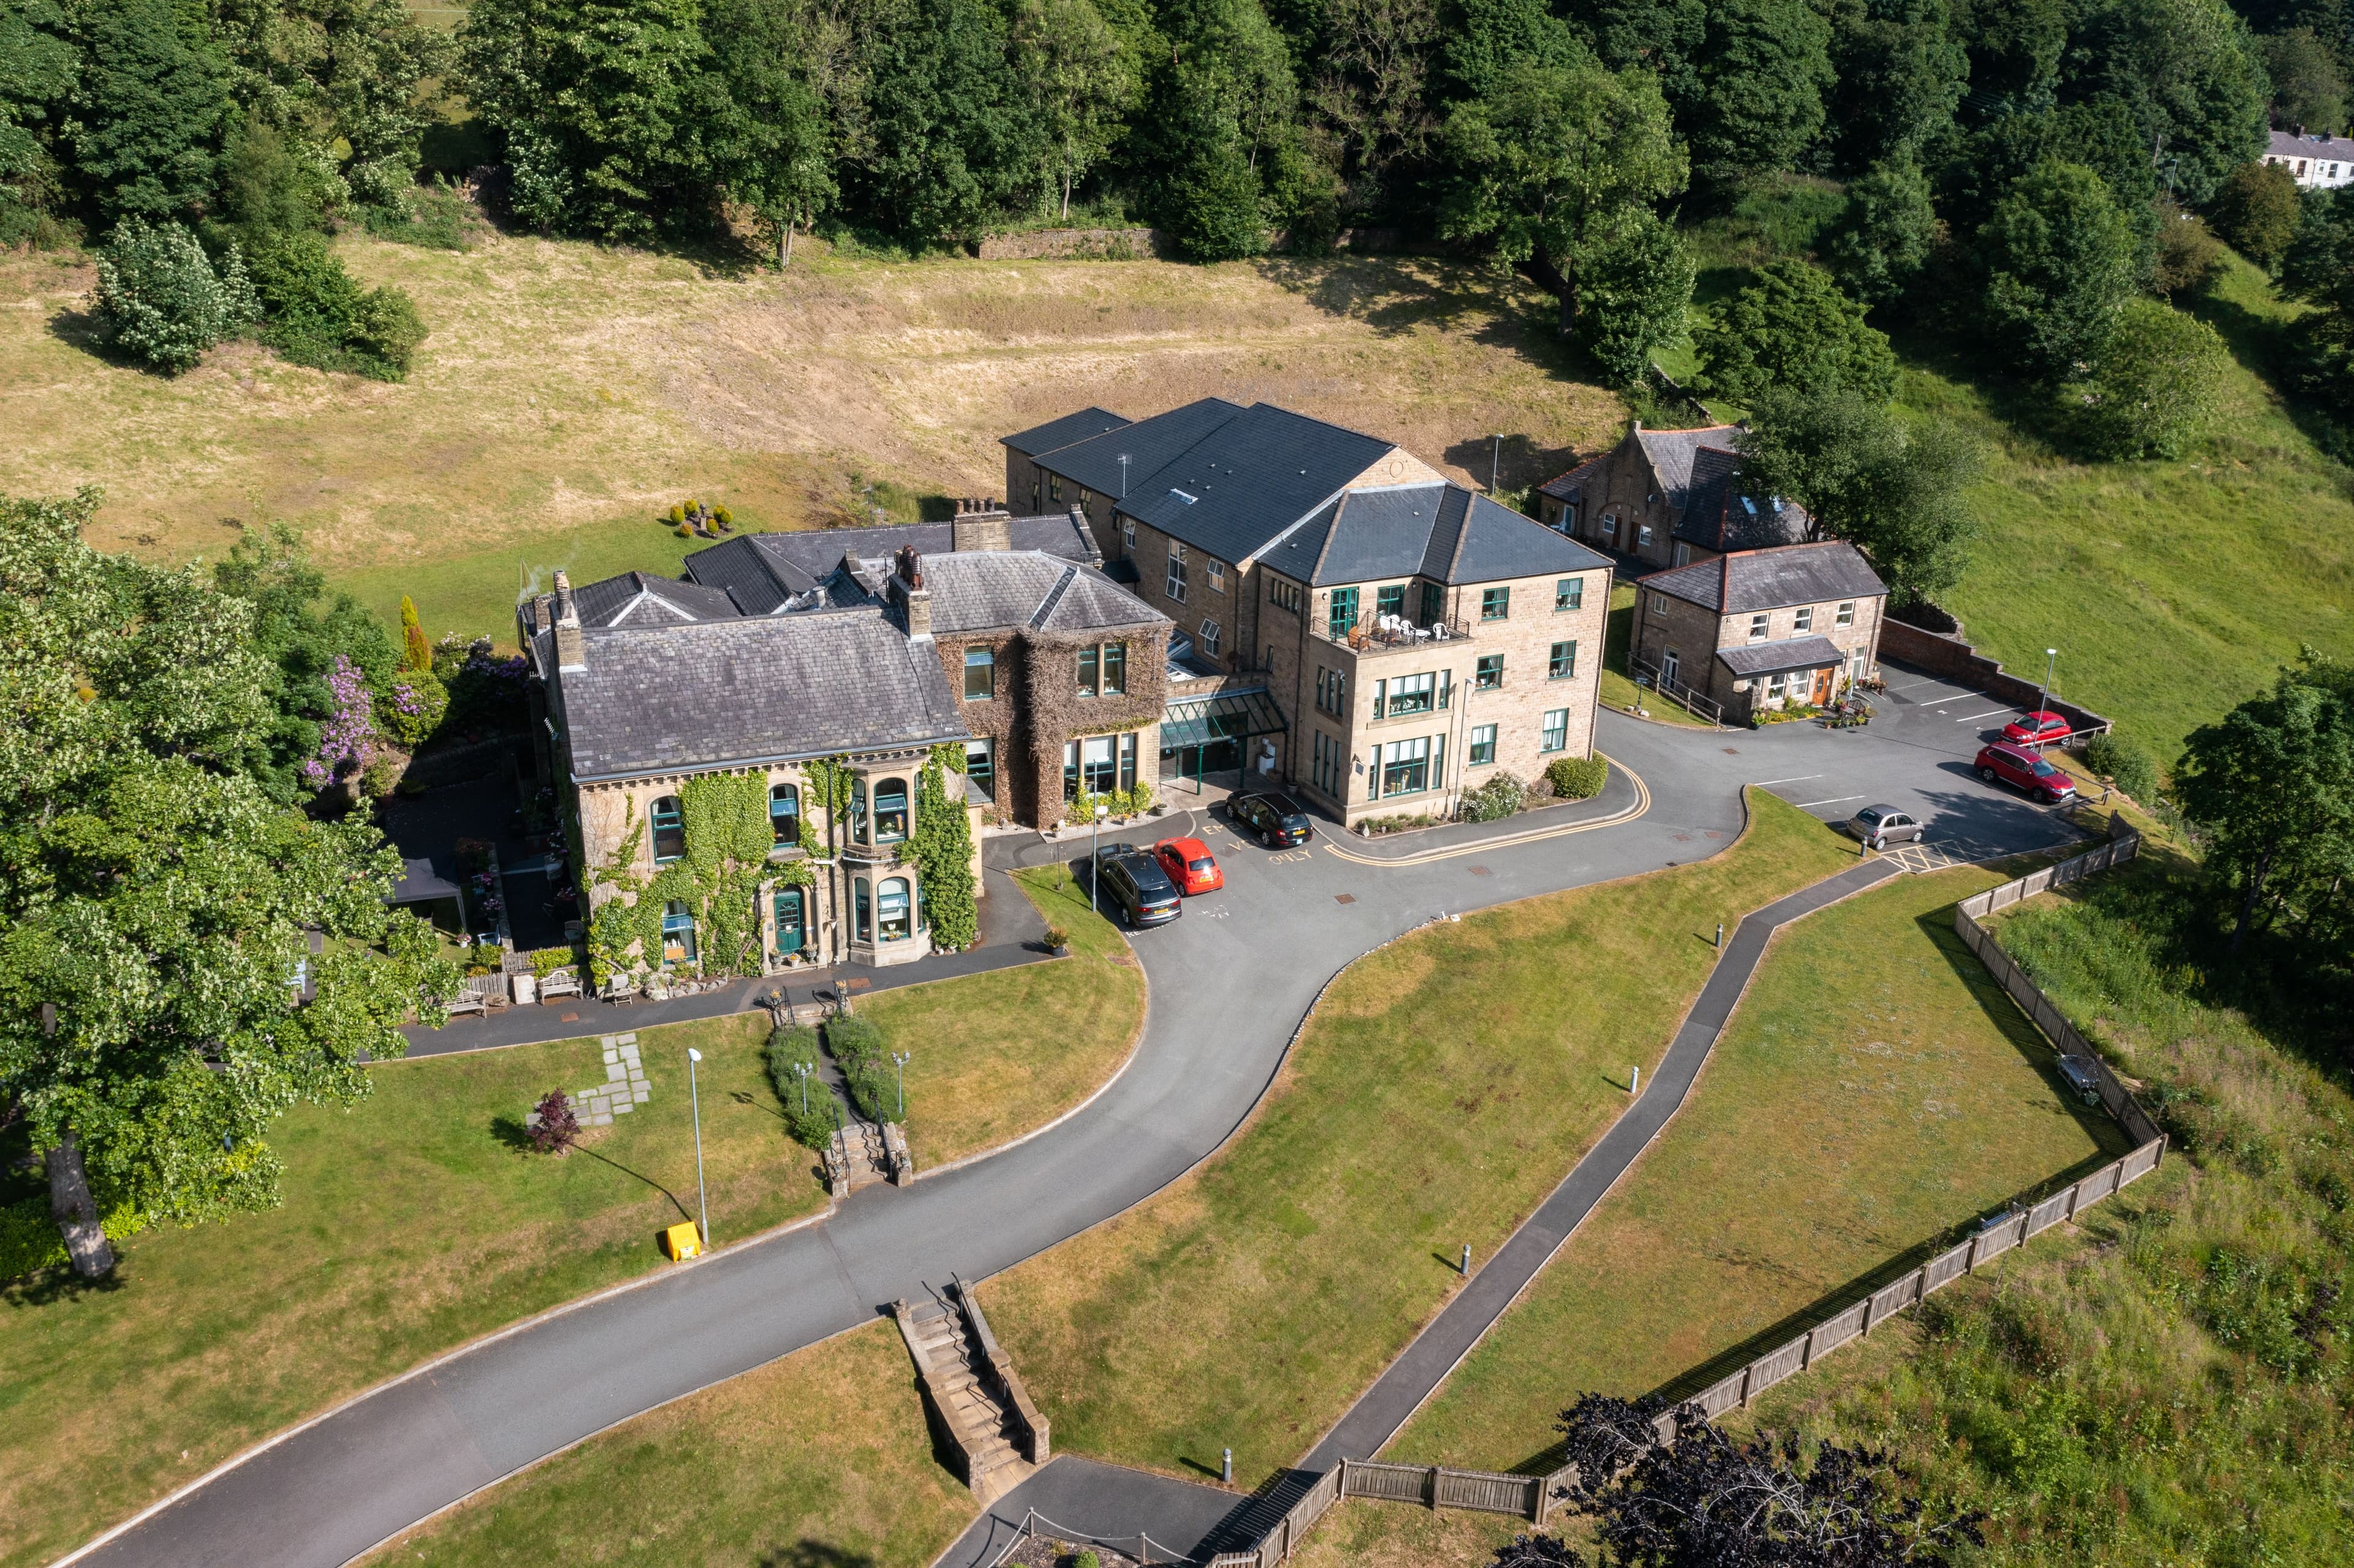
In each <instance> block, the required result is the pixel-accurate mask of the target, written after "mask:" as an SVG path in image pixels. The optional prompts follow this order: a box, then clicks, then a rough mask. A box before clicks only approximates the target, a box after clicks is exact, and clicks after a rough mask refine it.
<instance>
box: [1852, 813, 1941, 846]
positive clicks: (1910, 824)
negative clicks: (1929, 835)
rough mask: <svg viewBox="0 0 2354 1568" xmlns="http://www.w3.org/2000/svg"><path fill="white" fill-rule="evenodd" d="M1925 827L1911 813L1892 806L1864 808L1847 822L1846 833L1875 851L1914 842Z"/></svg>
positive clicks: (1923, 823) (1924, 824)
mask: <svg viewBox="0 0 2354 1568" xmlns="http://www.w3.org/2000/svg"><path fill="white" fill-rule="evenodd" d="M1925 826H1927V824H1926V823H1925V822H1923V821H1921V819H1920V818H1918V817H1916V816H1914V814H1913V813H1912V812H1910V811H1905V810H1898V809H1897V808H1896V807H1894V806H1866V807H1865V808H1864V809H1863V810H1861V811H1858V812H1857V813H1856V814H1855V815H1854V816H1852V817H1850V818H1849V819H1848V820H1847V831H1848V832H1851V833H1853V834H1854V835H1855V836H1856V837H1857V838H1860V839H1861V840H1862V841H1863V842H1865V843H1867V844H1869V845H1871V846H1872V848H1873V849H1876V850H1878V849H1886V848H1887V847H1888V846H1889V845H1890V844H1899V843H1906V842H1914V841H1916V840H1918V839H1919V838H1920V836H1921V831H1922V829H1923V828H1925Z"/></svg>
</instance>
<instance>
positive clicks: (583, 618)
mask: <svg viewBox="0 0 2354 1568" xmlns="http://www.w3.org/2000/svg"><path fill="white" fill-rule="evenodd" d="M572 602H573V604H574V606H575V607H576V608H577V609H578V613H579V616H580V624H581V625H582V626H584V627H587V626H624V625H627V626H683V625H685V624H687V623H689V622H692V621H697V620H734V619H735V618H736V617H737V616H739V615H742V614H743V613H744V611H743V609H742V608H741V607H740V606H738V605H737V602H736V601H735V599H732V598H730V597H729V596H728V594H727V591H726V589H725V588H705V587H704V586H703V585H702V584H700V583H689V582H681V581H679V580H678V579H677V578H676V577H652V576H649V575H648V574H646V573H644V572H623V573H622V574H621V575H620V577H607V578H605V579H604V580H602V581H601V582H593V583H589V584H588V585H587V586H585V587H582V588H575V589H573V590H572Z"/></svg>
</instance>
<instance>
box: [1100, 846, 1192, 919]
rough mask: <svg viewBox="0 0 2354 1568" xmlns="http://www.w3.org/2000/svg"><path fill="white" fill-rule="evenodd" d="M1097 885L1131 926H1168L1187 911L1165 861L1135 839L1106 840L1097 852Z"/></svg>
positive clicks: (1105, 897)
mask: <svg viewBox="0 0 2354 1568" xmlns="http://www.w3.org/2000/svg"><path fill="white" fill-rule="evenodd" d="M1094 886H1095V890H1096V893H1097V895H1098V896H1099V897H1101V898H1102V899H1104V900H1105V901H1107V902H1108V903H1109V904H1110V906H1111V910H1112V911H1117V912H1118V914H1119V917H1120V918H1121V919H1123V920H1125V921H1127V922H1128V923H1129V925H1130V926H1131V927H1144V926H1166V925H1167V924H1169V922H1170V921H1172V920H1174V919H1176V918H1177V916H1180V915H1182V914H1183V913H1185V910H1184V903H1183V900H1182V899H1181V898H1180V897H1179V896H1178V894H1177V885H1176V884H1175V883H1173V882H1172V881H1170V880H1169V874H1168V873H1167V872H1164V871H1162V870H1161V863H1160V862H1159V861H1157V860H1155V859H1153V858H1152V857H1151V856H1150V855H1149V854H1147V853H1144V852H1143V851H1142V850H1140V849H1139V848H1137V847H1136V846H1135V845H1134V844H1131V843H1117V844H1106V845H1104V846H1103V848H1102V849H1100V850H1098V851H1097V853H1096V859H1095V883H1094Z"/></svg>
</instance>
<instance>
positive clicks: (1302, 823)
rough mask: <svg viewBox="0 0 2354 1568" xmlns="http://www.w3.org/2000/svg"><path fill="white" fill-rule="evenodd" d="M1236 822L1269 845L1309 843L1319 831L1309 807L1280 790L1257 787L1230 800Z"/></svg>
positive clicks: (1229, 808) (1228, 808) (1228, 812)
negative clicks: (1313, 822)
mask: <svg viewBox="0 0 2354 1568" xmlns="http://www.w3.org/2000/svg"><path fill="white" fill-rule="evenodd" d="M1226 815H1227V816H1228V817H1229V818H1231V819H1232V820H1233V821H1234V824H1235V827H1236V828H1237V829H1239V830H1240V831H1241V832H1246V833H1248V834H1250V835H1251V837H1253V838H1255V839H1257V841H1258V842H1260V843H1262V844H1264V845H1266V846H1267V848H1268V849H1289V848H1291V847H1292V846H1294V845H1295V844H1304V843H1306V842H1308V841H1309V839H1310V836H1311V835H1312V834H1313V833H1314V832H1315V829H1314V828H1313V827H1312V826H1310V823H1309V821H1308V810H1307V808H1306V807H1304V806H1302V805H1300V803H1299V801H1297V800H1293V799H1292V798H1291V797H1290V796H1288V795H1286V794H1284V793H1283V792H1282V791H1280V790H1275V789H1269V790H1264V791H1260V790H1253V791H1250V792H1247V793H1245V794H1240V795H1236V796H1234V797H1233V798H1232V799H1230V800H1227V802H1226Z"/></svg>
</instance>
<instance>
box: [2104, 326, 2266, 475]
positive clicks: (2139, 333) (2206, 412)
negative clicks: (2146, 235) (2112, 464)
mask: <svg viewBox="0 0 2354 1568" xmlns="http://www.w3.org/2000/svg"><path fill="white" fill-rule="evenodd" d="M2230 358H2231V355H2230V353H2229V351H2227V350H2226V349H2225V348H2224V346H2223V340H2222V338H2221V336H2220V335H2219V334H2217V333H2216V331H2215V329H2214V328H2213V327H2211V326H2209V325H2208V324H2207V323H2205V322H2202V321H2200V319H2199V318H2198V317H2196V316H2190V315H2185V314H2184V313H2182V312H2180V311H2178V310H2176V309H2175V308H2174V307H2173V306H2171V305H2167V304H2162V303H2160V302H2158V301H2156V300H2151V299H2133V300H2128V301H2126V303H2125V306H2124V308H2123V309H2122V310H2120V311H2119V312H2118V313H2117V320H2116V324H2115V326H2114V327H2113V328H2112V329H2111V330H2110V332H2109V334H2108V336H2107V337H2106V338H2105V340H2104V341H2103V342H2102V344H2101V346H2100V347H2099V348H2098V349H2096V350H2095V351H2094V355H2093V360H2092V374H2091V375H2090V376H2087V377H2086V378H2085V381H2084V386H2083V387H2082V390H2081V399H2082V400H2081V402H2080V404H2079V407H2078V411H2077V413H2076V416H2075V417H2076V419H2077V422H2078V425H2079V429H2081V430H2082V432H2083V436H2084V441H2085V443H2086V444H2087V445H2088V446H2090V447H2091V448H2092V449H2093V450H2094V451H2096V452H2098V453H2100V454H2101V455H2102V456H2104V457H2111V458H2179V457H2180V456H2182V455H2183V453H2184V452H2185V451H2187V450H2190V445H2191V443H2192V442H2194V441H2195V440H2198V439H2199V438H2200V436H2201V435H2203V434H2204V433H2205V432H2206V431H2207V429H2208V428H2209V427H2210V426H2211V424H2212V423H2213V422H2214V418H2215V410H2216V403H2217V397H2218V389H2219V387H2220V385H2221V380H2222V376H2223V369H2224V366H2226V364H2228V363H2229V361H2230Z"/></svg>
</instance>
